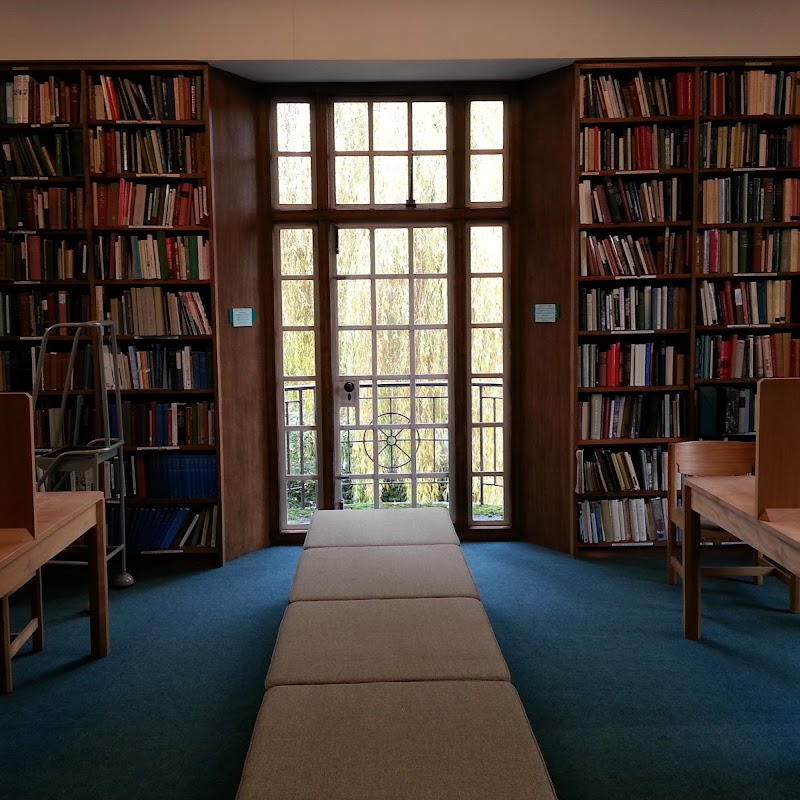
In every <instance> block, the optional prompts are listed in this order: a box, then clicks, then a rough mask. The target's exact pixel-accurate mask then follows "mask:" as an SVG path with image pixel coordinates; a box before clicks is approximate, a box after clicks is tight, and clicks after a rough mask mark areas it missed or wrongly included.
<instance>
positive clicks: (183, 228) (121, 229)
mask: <svg viewBox="0 0 800 800" xmlns="http://www.w3.org/2000/svg"><path fill="white" fill-rule="evenodd" d="M93 230H95V231H100V232H106V231H107V232H109V233H136V232H139V231H141V232H142V233H155V232H158V231H165V232H167V233H208V231H209V229H208V227H207V226H204V225H139V226H134V225H95V226H94V227H93Z"/></svg>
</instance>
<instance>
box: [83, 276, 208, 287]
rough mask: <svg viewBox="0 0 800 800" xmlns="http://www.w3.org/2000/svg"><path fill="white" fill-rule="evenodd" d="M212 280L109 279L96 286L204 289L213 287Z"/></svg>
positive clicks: (98, 282)
mask: <svg viewBox="0 0 800 800" xmlns="http://www.w3.org/2000/svg"><path fill="white" fill-rule="evenodd" d="M212 283H213V281H210V280H193V279H187V280H178V279H170V280H156V279H152V278H107V279H105V280H96V281H95V285H96V286H184V287H192V286H194V287H203V286H211V284H212Z"/></svg>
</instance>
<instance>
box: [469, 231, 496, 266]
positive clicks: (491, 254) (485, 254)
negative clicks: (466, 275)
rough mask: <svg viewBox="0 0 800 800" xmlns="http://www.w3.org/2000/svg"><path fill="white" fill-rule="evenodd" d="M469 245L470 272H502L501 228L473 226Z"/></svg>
mask: <svg viewBox="0 0 800 800" xmlns="http://www.w3.org/2000/svg"><path fill="white" fill-rule="evenodd" d="M469 243H470V264H469V268H470V271H471V272H502V271H503V228H501V227H499V226H498V227H494V226H486V225H474V226H473V227H472V228H471V229H470V242H469Z"/></svg>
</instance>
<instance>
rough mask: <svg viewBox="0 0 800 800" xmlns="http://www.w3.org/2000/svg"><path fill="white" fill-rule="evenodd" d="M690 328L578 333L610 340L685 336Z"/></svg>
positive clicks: (582, 335) (583, 335)
mask: <svg viewBox="0 0 800 800" xmlns="http://www.w3.org/2000/svg"><path fill="white" fill-rule="evenodd" d="M688 333H689V329H688V328H648V329H647V330H641V331H578V336H581V337H592V338H608V337H613V336H624V337H626V338H627V337H629V336H654V335H657V336H685V335H686V334H688Z"/></svg>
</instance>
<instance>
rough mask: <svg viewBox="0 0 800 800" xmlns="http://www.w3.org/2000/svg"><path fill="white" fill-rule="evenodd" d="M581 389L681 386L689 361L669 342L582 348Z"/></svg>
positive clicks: (579, 365)
mask: <svg viewBox="0 0 800 800" xmlns="http://www.w3.org/2000/svg"><path fill="white" fill-rule="evenodd" d="M578 370H579V372H578V374H579V375H580V381H581V384H580V385H581V387H582V388H584V389H592V388H595V387H599V386H609V387H613V386H681V385H683V384H685V383H686V357H685V356H684V354H683V353H680V352H678V351H677V350H676V348H675V346H674V345H671V344H666V343H665V342H642V343H641V344H621V343H620V342H614V343H613V344H610V345H607V346H605V347H604V346H602V345H597V344H582V345H580V347H579V348H578Z"/></svg>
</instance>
